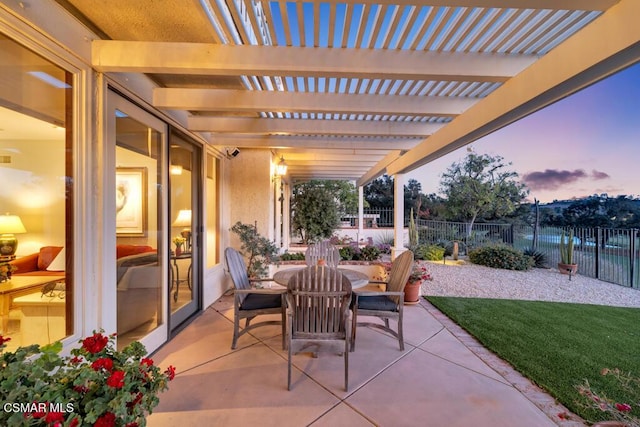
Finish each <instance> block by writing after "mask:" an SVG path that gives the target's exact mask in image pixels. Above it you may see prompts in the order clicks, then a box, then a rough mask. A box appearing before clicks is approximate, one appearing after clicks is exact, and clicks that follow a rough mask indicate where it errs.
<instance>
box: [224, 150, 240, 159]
mask: <svg viewBox="0 0 640 427" xmlns="http://www.w3.org/2000/svg"><path fill="white" fill-rule="evenodd" d="M238 154H240V149H239V148H238V147H234V148H227V157H229V158H232V157H236V156H237V155H238Z"/></svg>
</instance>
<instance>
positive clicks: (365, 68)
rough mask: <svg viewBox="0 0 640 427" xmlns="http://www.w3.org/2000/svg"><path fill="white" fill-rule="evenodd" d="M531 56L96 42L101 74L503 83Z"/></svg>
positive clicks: (95, 60) (95, 62)
mask: <svg viewBox="0 0 640 427" xmlns="http://www.w3.org/2000/svg"><path fill="white" fill-rule="evenodd" d="M536 59H537V57H536V56H531V55H521V56H514V55H502V54H491V53H489V54H487V53H462V52H458V53H451V52H448V53H441V52H430V51H411V50H379V49H341V48H320V47H291V46H250V45H243V46H229V45H216V44H204V43H170V42H143V41H113V40H94V41H93V42H92V65H93V67H94V68H95V69H96V70H98V71H101V72H118V73H127V72H135V73H161V74H185V75H196V74H204V75H221V76H243V75H249V76H262V75H265V76H292V77H293V76H307V77H353V78H362V79H376V78H380V76H384V77H385V78H386V79H406V80H425V81H427V80H438V81H440V80H445V81H479V82H503V81H505V80H506V79H508V78H509V77H512V76H514V75H516V74H517V73H519V72H520V71H522V70H523V69H525V68H526V67H528V66H529V65H531V64H532V63H533V62H535V61H536Z"/></svg>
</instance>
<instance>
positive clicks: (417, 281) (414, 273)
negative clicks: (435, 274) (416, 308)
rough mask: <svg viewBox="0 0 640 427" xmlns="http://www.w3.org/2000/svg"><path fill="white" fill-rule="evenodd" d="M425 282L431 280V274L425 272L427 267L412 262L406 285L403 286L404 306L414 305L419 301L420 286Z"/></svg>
mask: <svg viewBox="0 0 640 427" xmlns="http://www.w3.org/2000/svg"><path fill="white" fill-rule="evenodd" d="M425 280H431V274H429V272H428V271H427V267H425V266H424V265H423V264H421V263H419V262H414V263H413V267H412V268H411V274H409V279H407V284H406V285H405V286H404V303H405V304H416V303H417V302H418V301H419V299H420V286H421V285H422V282H424V281H425Z"/></svg>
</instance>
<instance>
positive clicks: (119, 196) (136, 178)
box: [115, 167, 147, 237]
mask: <svg viewBox="0 0 640 427" xmlns="http://www.w3.org/2000/svg"><path fill="white" fill-rule="evenodd" d="M115 193H116V195H115V196H116V236H128V237H144V236H146V235H147V168H135V167H121V168H116V188H115Z"/></svg>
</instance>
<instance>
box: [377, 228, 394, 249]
mask: <svg viewBox="0 0 640 427" xmlns="http://www.w3.org/2000/svg"><path fill="white" fill-rule="evenodd" d="M394 241H395V239H394V237H393V232H390V231H383V232H382V233H380V234H379V235H378V236H377V237H376V243H377V244H378V246H382V245H386V246H389V247H391V246H393V244H394Z"/></svg>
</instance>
